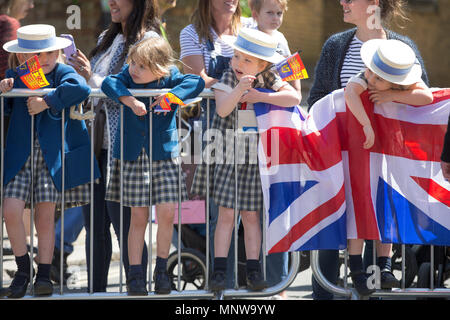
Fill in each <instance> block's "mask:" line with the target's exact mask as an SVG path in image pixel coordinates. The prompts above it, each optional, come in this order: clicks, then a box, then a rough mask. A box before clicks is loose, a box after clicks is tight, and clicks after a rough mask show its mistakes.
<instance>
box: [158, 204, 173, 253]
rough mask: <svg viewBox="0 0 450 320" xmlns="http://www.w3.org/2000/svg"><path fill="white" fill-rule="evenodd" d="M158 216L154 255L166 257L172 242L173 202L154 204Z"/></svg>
mask: <svg viewBox="0 0 450 320" xmlns="http://www.w3.org/2000/svg"><path fill="white" fill-rule="evenodd" d="M155 209H156V215H157V216H158V231H157V233H156V255H157V256H158V257H160V258H164V259H167V257H168V256H169V251H170V245H171V243H172V234H173V219H174V216H175V203H161V204H157V205H156V208H155Z"/></svg>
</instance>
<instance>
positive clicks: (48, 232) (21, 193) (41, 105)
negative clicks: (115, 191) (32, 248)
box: [0, 24, 99, 298]
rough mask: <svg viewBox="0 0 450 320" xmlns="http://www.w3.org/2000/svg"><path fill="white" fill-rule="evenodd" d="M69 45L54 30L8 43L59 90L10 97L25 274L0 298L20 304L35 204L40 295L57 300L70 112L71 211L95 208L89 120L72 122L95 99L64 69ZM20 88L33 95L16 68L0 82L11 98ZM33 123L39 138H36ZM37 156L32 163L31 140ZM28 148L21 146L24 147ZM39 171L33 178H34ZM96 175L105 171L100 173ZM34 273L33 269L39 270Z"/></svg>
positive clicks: (11, 171)
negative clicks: (58, 220)
mask: <svg viewBox="0 0 450 320" xmlns="http://www.w3.org/2000/svg"><path fill="white" fill-rule="evenodd" d="M70 44H71V41H70V40H67V39H63V38H60V37H56V36H55V28H54V27H53V26H50V25H43V24H39V25H28V26H24V27H21V28H19V29H18V30H17V40H13V41H10V42H8V43H6V44H5V45H4V46H3V48H4V49H5V50H6V51H7V52H11V53H14V54H15V56H16V58H17V60H18V62H19V63H20V64H22V63H24V62H25V61H26V60H28V59H30V58H32V57H33V56H34V55H37V56H38V59H39V63H40V65H41V67H42V70H43V72H44V74H45V77H46V79H47V81H48V83H49V85H48V86H47V87H46V88H55V90H54V91H52V92H49V93H47V94H45V95H44V96H43V97H29V98H7V99H6V100H5V102H6V103H5V113H10V114H11V120H10V123H11V125H10V126H9V129H8V135H7V138H6V146H5V174H4V180H3V184H4V186H5V187H4V195H3V196H4V198H5V199H4V207H3V210H4V218H5V222H6V228H7V231H8V235H9V238H10V241H11V246H12V249H13V252H14V255H15V257H16V263H17V267H18V270H17V272H16V274H15V276H14V279H13V281H12V283H11V285H10V286H9V287H8V288H5V289H2V290H1V293H0V295H1V296H7V297H10V298H20V297H23V296H24V295H25V293H26V290H27V287H28V283H29V282H30V281H31V280H32V279H30V276H31V277H32V276H33V275H31V271H30V269H31V266H30V257H29V255H28V252H27V246H26V239H25V229H24V225H23V221H22V214H23V210H24V209H25V207H29V206H30V202H31V201H33V203H35V204H36V205H35V210H36V230H37V235H38V251H39V264H38V270H37V274H36V280H35V283H34V294H35V295H37V296H42V295H51V294H52V292H53V285H52V283H51V281H50V266H51V262H52V257H53V248H54V241H55V234H54V230H55V227H54V212H55V207H56V205H57V204H58V203H60V201H61V196H62V195H61V193H62V166H61V160H62V159H61V151H62V150H61V145H62V141H61V121H60V120H61V118H62V112H64V114H65V132H64V134H65V141H64V146H65V147H64V153H65V164H66V165H65V170H64V196H65V198H64V199H65V207H66V208H70V207H75V206H80V205H82V204H86V203H88V202H89V199H90V196H89V184H88V182H89V181H90V140H89V135H88V132H87V129H86V125H85V123H84V121H80V120H72V119H70V117H69V110H68V109H70V107H71V106H73V105H77V104H79V103H81V102H82V101H83V100H85V99H86V98H87V97H88V96H89V93H90V88H89V87H88V86H87V84H86V81H85V80H84V79H83V77H81V76H79V75H78V74H77V73H76V72H75V70H74V69H73V68H72V67H70V66H67V65H64V64H60V63H58V62H57V61H58V58H59V55H60V50H61V49H63V48H65V47H68V46H69V45H70ZM13 88H17V89H26V86H25V84H24V83H23V82H22V80H21V79H20V78H19V77H18V75H17V72H16V70H15V69H9V70H7V72H6V78H5V79H4V80H2V81H1V82H0V90H1V91H2V92H3V93H4V92H7V91H10V90H11V89H13ZM32 120H34V133H32V132H31V129H32V126H31V125H32ZM31 134H33V140H34V145H33V151H34V152H33V153H34V158H33V159H31V156H30V155H31V151H30V149H31V141H30V140H31V139H30V136H31ZM18 146H21V147H18ZM32 166H33V167H34V176H33V180H32V178H31V172H32ZM94 170H95V171H94V176H95V178H97V177H98V176H99V169H98V167H97V166H95V168H94ZM31 181H34V185H33V186H32V187H33V192H34V197H33V199H31V196H30V195H31V188H30V185H31ZM33 274H34V270H33Z"/></svg>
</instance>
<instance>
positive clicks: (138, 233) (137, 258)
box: [128, 207, 148, 266]
mask: <svg viewBox="0 0 450 320" xmlns="http://www.w3.org/2000/svg"><path fill="white" fill-rule="evenodd" d="M147 222H148V207H134V208H131V220H130V230H129V231H128V257H129V261H130V266H131V265H140V264H141V263H142V250H144V241H145V239H144V238H145V230H146V229H147Z"/></svg>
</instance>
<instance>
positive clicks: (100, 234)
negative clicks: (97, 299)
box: [83, 150, 148, 292]
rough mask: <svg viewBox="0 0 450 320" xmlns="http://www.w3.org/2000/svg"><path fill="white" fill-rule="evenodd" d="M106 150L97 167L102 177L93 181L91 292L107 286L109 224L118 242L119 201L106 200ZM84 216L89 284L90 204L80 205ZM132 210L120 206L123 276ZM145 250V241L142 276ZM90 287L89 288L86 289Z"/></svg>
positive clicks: (144, 264) (145, 265) (126, 268)
mask: <svg viewBox="0 0 450 320" xmlns="http://www.w3.org/2000/svg"><path fill="white" fill-rule="evenodd" d="M107 157H108V153H107V151H106V150H102V154H101V156H100V159H98V164H99V166H100V171H101V174H102V175H101V177H100V181H99V183H95V184H94V230H93V234H94V240H93V249H94V253H93V257H94V261H93V263H94V266H93V277H94V279H93V291H94V292H105V291H106V287H107V285H108V272H109V264H110V262H111V255H112V242H111V232H110V227H111V223H112V225H113V228H114V232H115V234H116V237H117V241H118V242H119V245H120V204H119V203H118V202H113V201H106V200H105V194H106V167H107ZM83 216H84V220H85V226H86V261H87V267H88V283H90V272H89V270H90V263H91V261H90V241H91V239H90V230H91V227H90V205H86V206H84V207H83ZM130 219H131V210H130V208H129V207H123V247H122V248H121V250H122V256H123V266H124V269H125V276H126V277H128V269H129V260H128V230H129V229H130ZM147 263H148V253H147V246H146V244H145V243H144V250H143V252H142V270H143V272H144V278H146V275H147ZM88 289H89V288H88Z"/></svg>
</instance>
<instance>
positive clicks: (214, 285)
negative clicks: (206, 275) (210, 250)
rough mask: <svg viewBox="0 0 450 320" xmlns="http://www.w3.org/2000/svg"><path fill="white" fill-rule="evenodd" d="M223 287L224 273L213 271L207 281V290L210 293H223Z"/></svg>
mask: <svg viewBox="0 0 450 320" xmlns="http://www.w3.org/2000/svg"><path fill="white" fill-rule="evenodd" d="M225 287H226V285H225V272H224V271H221V270H216V271H214V272H213V274H212V276H211V280H210V281H209V290H210V291H212V292H217V291H223V290H225Z"/></svg>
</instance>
